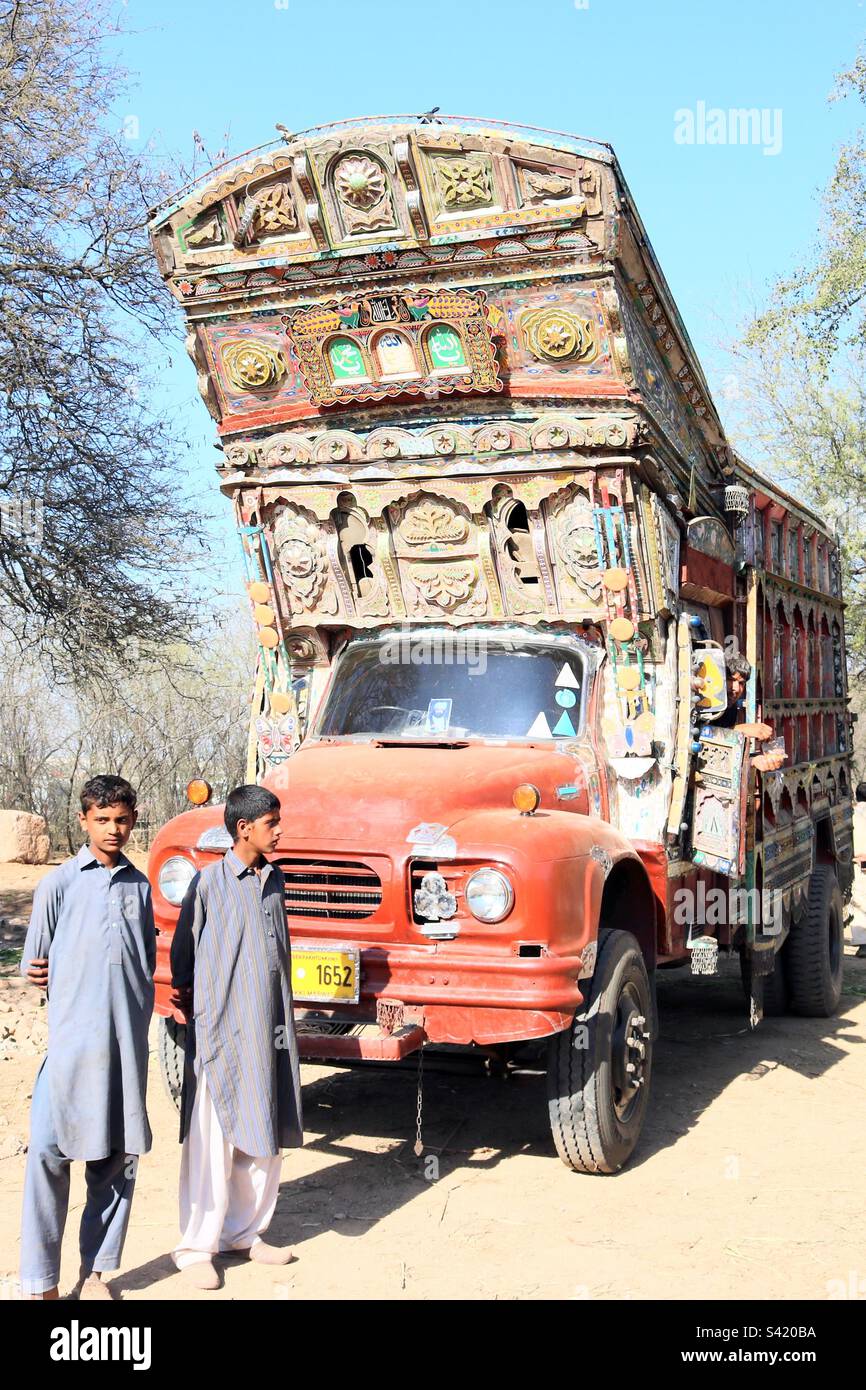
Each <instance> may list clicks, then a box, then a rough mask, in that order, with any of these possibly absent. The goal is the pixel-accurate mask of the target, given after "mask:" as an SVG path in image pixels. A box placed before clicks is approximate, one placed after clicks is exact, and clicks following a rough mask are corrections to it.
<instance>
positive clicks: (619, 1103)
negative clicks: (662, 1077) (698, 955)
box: [547, 928, 653, 1173]
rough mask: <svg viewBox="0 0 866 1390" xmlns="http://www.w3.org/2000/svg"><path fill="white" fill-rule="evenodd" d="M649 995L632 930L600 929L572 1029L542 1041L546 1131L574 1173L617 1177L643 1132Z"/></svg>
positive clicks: (649, 1042) (648, 1054) (648, 1066)
mask: <svg viewBox="0 0 866 1390" xmlns="http://www.w3.org/2000/svg"><path fill="white" fill-rule="evenodd" d="M652 1010H653V1005H652V991H651V989H650V982H649V977H648V975H647V970H646V966H645V965H644V960H643V956H642V954H641V949H640V946H639V945H638V943H637V941H636V940H635V938H634V937H633V936H632V934H631V932H627V931H618V930H612V929H607V928H603V929H602V930H601V931H600V932H599V935H598V953H597V955H596V964H595V973H594V974H593V977H592V980H591V981H590V982H589V990H588V993H587V997H586V999H585V1000H584V1003H583V1005H582V1007H581V1009H580V1010H579V1012H578V1013H577V1014H575V1017H574V1021H573V1023H572V1025H571V1028H569V1029H566V1031H565V1032H563V1033H557V1034H555V1036H554V1037H552V1038H551V1039H550V1042H549V1044H548V1063H547V1096H548V1107H549V1111H550V1127H551V1129H552V1131H553V1138H554V1141H555V1143H556V1149H557V1152H558V1154H559V1156H560V1158H561V1159H562V1161H563V1163H565V1164H567V1166H568V1167H569V1168H573V1169H574V1171H575V1172H577V1173H616V1172H618V1171H619V1169H620V1168H622V1166H623V1164H624V1163H626V1162H627V1161H628V1159H629V1158H630V1157H631V1155H632V1153H633V1152H634V1149H635V1146H636V1144H637V1141H638V1138H639V1137H640V1132H641V1129H642V1127H643V1121H644V1116H645V1114H646V1108H647V1102H648V1099H649V1087H650V1073H651V1070H652V1046H653V1040H652V1033H653V1028H652V1017H653V1013H652Z"/></svg>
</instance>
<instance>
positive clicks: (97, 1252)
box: [21, 777, 156, 1299]
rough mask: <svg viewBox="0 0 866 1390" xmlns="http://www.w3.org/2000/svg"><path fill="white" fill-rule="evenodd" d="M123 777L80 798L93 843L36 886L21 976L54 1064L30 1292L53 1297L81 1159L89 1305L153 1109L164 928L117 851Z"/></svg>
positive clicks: (40, 1127)
mask: <svg viewBox="0 0 866 1390" xmlns="http://www.w3.org/2000/svg"><path fill="white" fill-rule="evenodd" d="M135 805H136V798H135V792H134V791H133V789H132V787H131V786H130V785H129V783H128V782H127V781H125V780H124V779H123V778H122V777H94V778H92V779H91V780H90V781H89V782H87V783H86V785H85V786H84V788H83V790H82V793H81V813H80V815H79V821H80V823H81V827H82V829H83V830H85V831H86V833H87V835H88V840H89V843H88V844H87V845H85V846H83V847H82V848H81V849H80V850H79V851H78V854H77V855H75V857H74V858H73V859H70V860H67V862H66V863H65V864H62V865H61V866H60V868H58V869H55V870H53V872H52V873H50V874H47V875H46V877H45V878H44V879H43V880H42V882H41V883H40V884H39V887H38V888H37V890H36V894H35V897H34V901H33V915H32V917H31V919H30V926H29V928H28V931H27V939H26V941H25V943H24V954H23V956H22V959H21V973H22V975H26V976H27V978H28V979H29V980H30V981H31V982H32V983H33V984H35V985H37V986H38V987H39V988H40V989H46V990H47V997H48V1055H47V1056H46V1058H45V1060H44V1062H43V1063H42V1066H41V1068H40V1071H39V1075H38V1076H37V1078H36V1085H35V1086H34V1088H33V1104H32V1108H31V1115H30V1147H29V1150H28V1154H27V1170H26V1174H25V1178H24V1212H23V1219H22V1229H21V1286H22V1293H23V1294H24V1296H25V1298H26V1297H30V1298H57V1297H58V1291H57V1285H58V1282H59V1276H60V1246H61V1242H62V1239H63V1228H64V1226H65V1224H66V1213H67V1208H68V1205H69V1166H70V1163H71V1162H72V1161H73V1160H80V1161H82V1162H83V1163H85V1165H86V1167H85V1178H86V1182H87V1200H86V1203H85V1207H84V1212H83V1215H82V1218H81V1229H80V1238H79V1247H80V1252H81V1269H80V1271H79V1279H78V1284H77V1286H76V1287H77V1291H78V1294H79V1297H81V1298H103V1299H110V1298H111V1297H112V1294H111V1292H110V1290H109V1289H108V1287H107V1285H105V1284H104V1283H103V1282H102V1279H101V1275H102V1274H103V1273H104V1272H105V1271H107V1270H114V1269H117V1268H118V1266H119V1264H120V1256H121V1252H122V1250H123V1242H124V1239H125V1237H126V1229H127V1226H128V1224H129V1212H130V1205H131V1202H132V1193H133V1189H134V1187H135V1172H136V1166H137V1161H138V1160H137V1156H138V1155H139V1154H143V1153H147V1151H148V1149H149V1148H150V1143H151V1133H150V1125H149V1124H148V1121H147V1111H146V1108H145V1099H146V1091H147V1057H148V1046H147V1031H148V1025H149V1024H150V1018H151V1014H152V1012H153V971H154V966H155V964H156V931H155V928H154V921H153V907H152V904H151V897H150V885H149V883H148V881H147V879H146V877H145V875H144V874H142V873H141V872H140V871H139V870H138V869H136V868H135V867H134V866H133V865H132V864H131V863H130V862H129V860H128V859H127V858H126V856H125V855H124V854H123V853H122V850H123V847H124V845H125V844H126V842H127V841H128V839H129V837H130V834H131V833H132V830H133V827H134V825H135V821H136V809H135Z"/></svg>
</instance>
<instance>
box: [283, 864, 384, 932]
mask: <svg viewBox="0 0 866 1390" xmlns="http://www.w3.org/2000/svg"><path fill="white" fill-rule="evenodd" d="M274 862H275V863H276V864H277V865H278V866H279V868H280V869H281V870H282V872H283V876H284V878H285V880H286V894H285V903H286V913H287V914H288V915H289V916H290V917H325V918H331V919H333V918H337V919H340V920H342V921H347V920H348V921H362V920H363V919H364V918H367V917H372V916H373V914H374V913H375V912H376V910H377V908H378V907H379V906H380V904H381V902H382V881H381V879H380V878H379V875H378V874H377V873H376V871H375V869H371V868H370V866H369V865H368V864H362V863H358V862H356V861H354V860H348V859H346V860H339V859H333V860H330V859H294V858H285V859H277V860H275V861H274Z"/></svg>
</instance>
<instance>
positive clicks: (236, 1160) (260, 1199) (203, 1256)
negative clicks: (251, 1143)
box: [172, 1068, 282, 1269]
mask: <svg viewBox="0 0 866 1390" xmlns="http://www.w3.org/2000/svg"><path fill="white" fill-rule="evenodd" d="M281 1163H282V1155H281V1154H275V1155H274V1156H273V1157H272V1158H253V1157H251V1156H250V1154H245V1153H242V1152H241V1150H240V1149H236V1148H235V1147H234V1145H233V1144H229V1143H228V1142H227V1140H226V1138H225V1136H224V1134H223V1132H222V1129H221V1128H220V1122H219V1120H218V1119H217V1113H216V1110H215V1109H214V1104H213V1101H212V1100H211V1098H210V1095H209V1094H208V1089H207V1082H206V1080H205V1074H204V1069H203V1068H201V1069H199V1070H198V1074H197V1076H196V1092H195V1104H194V1105H193V1108H192V1116H191V1117H190V1125H189V1133H188V1134H187V1136H186V1138H185V1139H184V1141H183V1149H182V1154H181V1160H180V1229H181V1235H180V1241H179V1242H178V1244H177V1246H176V1248H175V1249H174V1250H173V1251H172V1259H173V1260H174V1262H175V1264H176V1265H177V1267H178V1269H185V1268H186V1267H187V1265H191V1264H196V1263H197V1262H199V1261H202V1260H208V1259H210V1257H211V1255H215V1254H216V1252H217V1251H218V1250H249V1248H250V1247H251V1246H253V1245H255V1244H256V1242H257V1241H258V1240H260V1239H261V1235H262V1232H263V1231H266V1230H267V1228H268V1226H269V1225H270V1223H271V1217H272V1216H273V1214H274V1207H275V1206H276V1205H277V1193H278V1192H279V1186H280V1165H281Z"/></svg>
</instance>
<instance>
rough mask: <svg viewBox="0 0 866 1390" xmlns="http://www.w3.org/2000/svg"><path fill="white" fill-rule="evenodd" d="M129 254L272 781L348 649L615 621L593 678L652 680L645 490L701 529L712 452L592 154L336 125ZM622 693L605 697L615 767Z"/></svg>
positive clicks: (460, 131) (616, 178)
mask: <svg viewBox="0 0 866 1390" xmlns="http://www.w3.org/2000/svg"><path fill="white" fill-rule="evenodd" d="M151 231H152V236H153V240H154V245H155V247H156V252H157V256H158V259H159V264H160V267H161V270H162V272H163V274H164V276H165V277H166V280H167V281H168V283H169V285H170V287H171V289H172V291H173V293H174V294H175V295H176V296H177V298H178V299H179V300H180V302H181V303H182V305H183V307H184V310H185V313H186V316H187V322H188V326H189V336H188V340H187V346H188V350H189V351H190V354H191V356H192V357H193V359H194V361H195V363H196V367H197V370H198V374H199V385H200V389H201V391H202V394H203V395H204V398H205V400H206V402H207V404H208V407H209V409H210V410H211V412H212V414H213V415H214V417H215V418H216V420H217V423H218V429H219V433H220V436H221V438H222V441H223V455H222V463H221V474H222V478H221V485H222V487H223V489H224V491H226V492H227V493H228V494H230V495H231V496H232V498H233V500H234V503H235V507H236V512H237V519H238V525H239V529H240V532H241V537H242V541H243V545H244V553H245V557H246V561H247V566H248V580H249V587H250V595H251V598H252V599H253V601H254V604H255V608H254V616H255V621H256V624H257V627H258V631H259V640H260V646H261V660H260V670H259V689H258V695H257V697H256V705H255V708H256V710H257V711H260V712H261V718H263V719H265V720H266V722H267V721H270V722H268V727H267V729H266V730H265V732H264V735H262V731H261V730H259V734H260V735H261V736H260V738H259V744H260V747H262V748H264V747H265V744H267V748H268V750H269V751H268V752H267V754H266V756H267V758H268V759H269V760H270V761H273V759H274V757H280V756H284V755H285V752H286V749H285V739H286V738H288V741H289V748H290V747H291V745H292V742H293V740H294V739H296V736H297V729H298V726H299V725H298V722H297V721H296V722H295V723H294V724H293V729H292V731H290V733H287V732H286V731H285V730H283V731H282V733H281V732H280V729H279V728H278V727H277V724H278V723H279V720H280V719H289V720H290V721H291V720H295V717H296V715H297V713H298V710H297V707H296V697H297V676H298V672H299V671H301V672H303V671H305V670H306V671H312V670H313V669H315V668H322V667H325V666H327V664H328V663H329V661H330V659H331V654H332V651H333V647H334V639H335V637H336V636H338V635H339V634H340V633H342V632H345V630H346V629H347V628H349V629H352V628H364V627H374V626H381V625H383V624H388V623H393V622H395V621H396V622H401V621H408V622H411V623H412V624H427V623H429V624H435V623H442V622H443V621H446V622H448V623H449V624H455V625H459V624H467V623H477V622H479V621H482V622H494V623H495V622H521V623H533V624H538V623H547V624H557V623H566V624H569V625H572V626H574V625H575V624H580V623H582V622H583V623H591V624H601V625H604V624H607V623H609V622H613V621H614V620H615V619H619V620H620V621H619V627H618V628H617V629H616V630H617V631H618V632H619V633H620V637H619V638H618V639H617V641H618V644H619V645H618V648H617V650H618V660H619V662H620V663H621V664H622V665H624V666H625V668H626V669H627V672H628V674H629V676H632V675H634V674H635V672H637V671H638V669H640V672H641V673H643V672H644V664H642V663H645V665H646V669H647V670H649V669H650V665H651V662H652V660H653V658H654V655H658V653H653V652H652V651H651V650H650V647H649V645H648V643H649V641H650V639H649V638H647V637H646V636H645V635H642V633H641V628H640V625H641V624H644V625H647V624H649V625H651V624H652V623H653V621H654V620H655V618H656V617H657V616H658V615H659V614H660V613H665V612H669V611H671V609H672V607H673V606H675V604H676V598H675V595H676V592H677V586H678V575H677V573H676V566H677V563H678V555H679V551H678V543H679V533H678V531H677V526H676V523H675V522H673V521H672V520H671V519H670V518H669V517H668V518H667V521H668V523H669V527H670V528H672V529H673V537H671V535H670V534H668V533H667V532H665V531H664V524H665V518H664V516H663V514H662V512H660V511H659V510H658V508H657V507H656V508H654V507H652V506H650V500H649V495H648V490H647V487H646V479H647V477H651V478H652V479H653V486H654V487H655V489H656V491H658V490H659V489H660V488H661V489H663V490H666V491H669V492H678V493H680V495H682V496H684V497H685V496H688V495H689V494H690V493H691V494H692V495H693V500H694V501H695V502H696V504H697V505H699V506H701V507H702V509H703V510H705V511H707V510H711V508H712V500H711V497H710V494H709V490H708V489H709V486H710V484H711V483H713V482H715V481H718V478H719V477H720V476H721V473H720V463H721V464H724V462H725V460H726V453H725V444H724V437H723V435H722V433H721V427H720V425H719V423H718V419H717V417H716V415H715V412H714V410H713V407H712V403H711V401H710V399H709V396H708V395H707V393H706V388H705V386H704V384H703V379H702V377H701V374H700V368H699V367H698V365H697V362H696V360H695V358H694V354H693V352H692V350H691V348H690V345H689V343H688V339H687V337H686V335H685V331H684V329H683V328H682V325H681V323H680V321H679V317H678V315H677V312H676V309H675V307H674V305H673V303H672V301H671V299H670V296H669V294H668V291H667V287H666V285H665V283H664V279H663V277H662V276H661V272H660V271H659V269H658V267H657V265H656V263H655V260H654V258H653V257H652V253H651V251H650V250H649V246H648V242H647V239H646V234H645V233H644V231H643V228H642V227H641V224H640V222H639V220H638V218H637V214H636V213H635V212H634V209H633V207H632V205H631V202H630V199H629V197H628V191H627V189H626V187H625V184H624V182H623V180H622V176H621V174H620V171H619V169H618V166H617V164H616V161H615V158H614V156H613V153H612V151H611V150H610V149H609V147H608V146H605V145H601V144H598V143H596V142H594V141H588V140H581V139H577V138H574V137H571V136H566V135H554V134H551V133H549V132H544V131H537V130H532V129H526V128H521V127H517V126H506V125H503V124H499V123H497V122H486V121H470V120H465V119H458V118H449V117H443V118H441V119H434V120H427V119H421V118H408V119H406V118H393V119H384V118H375V119H371V120H369V121H355V122H351V123H344V124H340V123H337V124H335V125H332V126H326V127H321V128H318V129H315V130H311V131H307V132H304V133H303V134H302V135H295V136H289V135H288V133H286V139H285V140H283V141H281V142H278V143H276V144H275V145H273V146H271V147H270V148H267V149H260V150H256V151H253V152H251V153H249V154H247V155H243V156H241V157H240V158H239V159H236V160H234V161H232V162H231V163H229V164H226V165H223V166H221V167H220V168H218V169H216V170H213V171H211V173H209V174H208V175H206V176H205V177H204V178H202V179H201V180H200V181H199V182H198V183H197V184H196V185H195V186H193V187H191V188H189V189H187V190H184V192H183V193H182V194H181V195H180V196H179V197H178V198H177V199H176V200H175V201H173V202H171V203H167V204H166V205H164V206H162V207H161V208H158V209H156V210H155V212H154V213H153V216H152V219H151ZM644 470H646V471H644ZM610 575H614V576H615V577H616V576H622V575H626V576H627V580H628V582H627V584H624V585H620V588H619V589H614V588H612V587H611V586H610V585H609V584H607V583H606V581H605V576H608V577H609V576H610ZM647 630H648V631H649V630H650V629H649V628H648V629H647ZM623 634H628V635H623ZM653 640H654V639H653ZM641 644H642V645H641ZM293 680H294V682H295V684H294V686H292V681H293ZM640 682H641V683H640V684H639V686H638V687H637V689H636V691H631V687H628V691H626V687H625V686H623V687H622V690H619V687H617V689H618V690H619V695H618V696H617V698H621V699H622V700H623V701H628V702H629V709H630V714H629V716H628V718H629V720H630V721H631V722H630V724H629V728H630V729H632V730H633V733H634V738H635V739H636V740H637V742H635V744H634V748H637V747H638V744H640V746H641V747H643V746H644V745H646V746H648V745H649V743H650V742H651V740H652V737H653V729H654V727H655V724H654V714H653V710H652V708H651V700H650V696H649V694H648V693H647V692H648V689H649V686H648V685H647V683H646V682H645V679H644V675H643V674H641V676H640ZM629 691H631V693H628V692H629ZM624 692H625V693H624ZM274 721H276V722H274ZM617 728H619V725H617ZM262 737H264V740H265V742H264V743H262ZM631 747H632V745H629V748H630V749H631ZM274 749H278V750H280V749H282V750H283V751H282V752H277V753H276V754H275V753H274ZM632 751H633V750H632Z"/></svg>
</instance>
